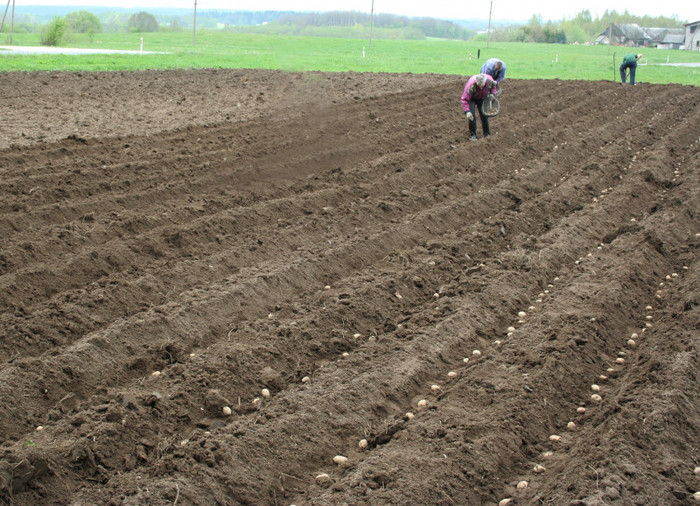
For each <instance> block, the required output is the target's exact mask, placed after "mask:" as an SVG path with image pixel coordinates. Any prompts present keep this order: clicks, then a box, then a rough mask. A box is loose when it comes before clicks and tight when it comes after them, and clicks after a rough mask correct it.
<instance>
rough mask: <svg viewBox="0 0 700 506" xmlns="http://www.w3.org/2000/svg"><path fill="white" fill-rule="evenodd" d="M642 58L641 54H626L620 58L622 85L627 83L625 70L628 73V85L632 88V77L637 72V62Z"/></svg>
mask: <svg viewBox="0 0 700 506" xmlns="http://www.w3.org/2000/svg"><path fill="white" fill-rule="evenodd" d="M641 57H642V53H627V54H626V55H625V56H624V57H623V58H622V65H620V79H621V80H622V84H625V82H626V81H627V69H629V71H630V84H631V85H632V86H634V75H635V74H636V72H637V62H638V61H639V59H640V58H641Z"/></svg>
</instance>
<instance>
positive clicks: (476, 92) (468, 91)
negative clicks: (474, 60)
mask: <svg viewBox="0 0 700 506" xmlns="http://www.w3.org/2000/svg"><path fill="white" fill-rule="evenodd" d="M496 92H498V83H497V82H496V81H494V80H493V77H491V76H490V75H486V84H485V85H484V87H483V88H481V89H479V87H478V86H477V85H476V75H473V76H471V77H470V78H469V80H468V81H467V85H466V86H465V87H464V93H462V109H464V112H467V111H468V110H469V102H471V101H473V100H483V99H485V98H486V95H488V94H489V93H492V94H494V95H495V94H496Z"/></svg>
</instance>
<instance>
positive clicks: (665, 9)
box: [15, 0, 700, 22]
mask: <svg viewBox="0 0 700 506" xmlns="http://www.w3.org/2000/svg"><path fill="white" fill-rule="evenodd" d="M194 1H195V0H15V6H20V5H64V6H87V5H99V6H102V7H104V6H110V7H129V8H139V9H145V10H147V9H148V7H176V8H186V9H189V8H191V9H194ZM196 1H197V10H200V9H202V10H204V9H235V10H256V11H261V10H271V11H282V10H290V11H317V12H322V11H333V10H355V11H361V12H370V11H371V9H372V0H361V1H360V0H238V1H236V0H196ZM491 5H492V14H491V17H492V19H493V20H499V19H509V20H527V19H530V18H531V17H532V16H533V15H534V14H538V15H540V16H542V18H543V19H544V20H545V21H547V20H552V21H559V20H561V19H563V18H569V19H570V18H573V17H574V16H575V15H576V14H578V13H579V12H581V11H582V10H584V9H588V10H589V11H590V12H591V15H592V16H593V17H600V16H602V15H603V14H604V13H605V10H606V9H608V10H616V11H617V12H620V13H622V12H624V11H625V9H627V10H628V11H629V12H630V14H634V15H636V16H644V15H649V16H669V17H670V16H673V15H675V16H677V17H678V18H679V19H681V20H683V21H688V22H692V21H698V20H700V7H699V5H700V3H699V2H698V1H697V0H676V1H670V2H669V3H668V4H667V3H666V2H663V1H660V0H529V1H528V0H493V2H491V1H490V0H483V1H478V0H472V1H469V0H463V1H461V2H460V1H456V0H423V1H418V0H374V12H375V13H386V14H399V15H403V16H428V17H434V18H441V19H469V18H478V19H488V18H489V8H490V7H491Z"/></svg>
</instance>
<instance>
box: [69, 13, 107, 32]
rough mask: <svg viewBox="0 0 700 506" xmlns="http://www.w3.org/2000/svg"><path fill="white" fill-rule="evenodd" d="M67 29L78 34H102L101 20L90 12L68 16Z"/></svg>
mask: <svg viewBox="0 0 700 506" xmlns="http://www.w3.org/2000/svg"><path fill="white" fill-rule="evenodd" d="M66 27H67V28H68V29H69V30H72V31H74V32H76V33H100V32H101V31H102V23H100V18H98V17H97V16H95V15H94V14H93V13H92V12H88V11H75V12H71V13H68V14H66Z"/></svg>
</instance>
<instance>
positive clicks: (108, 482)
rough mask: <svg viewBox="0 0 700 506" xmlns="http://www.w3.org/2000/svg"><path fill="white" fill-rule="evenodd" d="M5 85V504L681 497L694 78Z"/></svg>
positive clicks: (696, 421)
mask: <svg viewBox="0 0 700 506" xmlns="http://www.w3.org/2000/svg"><path fill="white" fill-rule="evenodd" d="M0 79H2V95H1V96H0V102H1V104H2V111H3V121H2V123H1V124H0V129H1V130H2V144H1V145H0V185H1V187H2V189H1V191H0V207H1V211H0V212H1V215H0V241H1V243H0V244H1V252H0V283H1V287H0V303H1V304H2V313H1V315H2V316H1V318H0V325H1V328H0V335H1V336H2V339H1V340H0V357H2V369H1V370H0V445H1V446H0V502H1V503H5V504H15V505H36V504H74V505H84V504H111V505H117V504H128V505H142V504H149V505H161V504H163V505H165V504H194V505H212V504H226V505H229V504H231V505H235V504H256V505H257V504H270V505H273V504H275V505H291V504H296V505H328V504H350V505H359V504H372V505H376V504H405V505H423V504H444V505H448V504H461V505H466V504H498V503H499V502H501V503H502V504H505V503H506V502H507V501H504V500H508V499H509V500H510V504H511V505H513V504H540V503H547V504H557V505H559V504H580V505H584V504H590V505H598V504H625V505H627V504H638V505H651V504H655V505H668V504H681V505H683V504H688V505H690V504H697V502H696V500H695V499H694V498H693V494H694V493H696V492H697V491H698V490H700V475H699V474H698V473H699V472H700V471H699V470H698V466H700V383H699V379H700V364H699V362H700V360H699V352H700V265H699V256H698V246H699V245H700V131H699V130H698V125H700V88H697V87H690V86H679V85H640V86H635V87H630V86H627V87H623V86H621V85H619V84H613V83H606V82H594V83H592V82H579V81H517V80H508V81H506V83H505V86H504V88H505V91H504V93H503V95H502V96H501V113H500V114H499V115H498V116H497V117H495V118H493V119H492V133H493V135H492V136H491V137H490V138H488V139H479V140H478V141H477V142H469V141H467V132H466V122H465V119H464V115H463V114H462V113H461V110H460V105H459V97H460V95H461V92H462V88H463V86H464V81H465V77H464V76H443V75H389V74H359V73H347V74H324V73H298V74H297V73H282V72H274V71H259V70H205V71H199V70H197V71H153V72H151V71H149V72H139V73H97V74H90V73H9V74H2V75H0ZM631 340H632V341H631ZM477 350H478V351H479V352H480V355H479V354H478V353H477ZM264 389H265V390H264ZM598 389H599V391H597V390H598ZM268 392H269V396H268V395H267V394H268ZM594 394H597V395H600V399H599V400H598V401H596V400H594V399H593V398H592V395H594ZM224 408H230V414H229V415H226V414H224ZM578 408H585V412H579V411H580V410H579V409H578ZM554 436H557V437H554ZM361 440H365V441H366V448H362V447H361V445H360V441H361ZM338 455H341V456H344V457H346V458H347V462H346V463H345V464H340V465H338V464H336V463H334V457H335V456H338ZM539 466H541V467H539ZM523 483H525V484H526V485H527V486H525V487H523V486H522V484H523ZM519 484H520V485H519Z"/></svg>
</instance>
